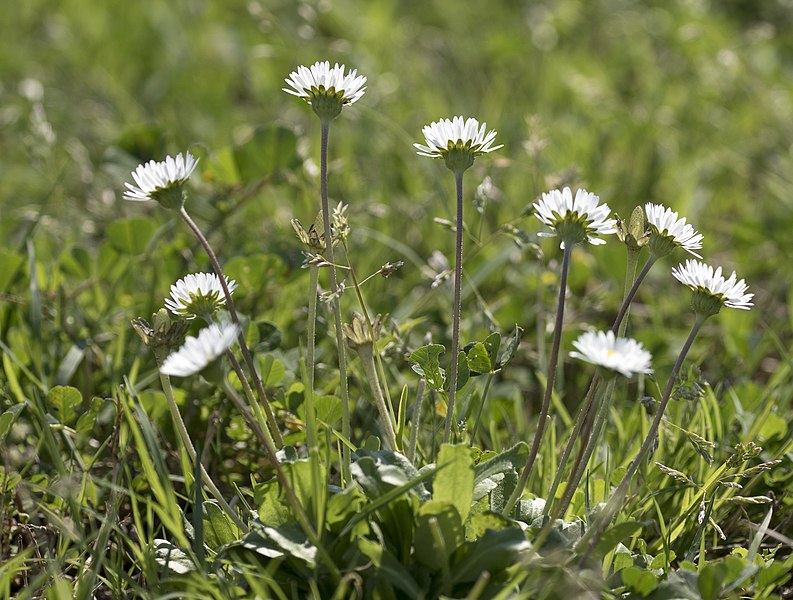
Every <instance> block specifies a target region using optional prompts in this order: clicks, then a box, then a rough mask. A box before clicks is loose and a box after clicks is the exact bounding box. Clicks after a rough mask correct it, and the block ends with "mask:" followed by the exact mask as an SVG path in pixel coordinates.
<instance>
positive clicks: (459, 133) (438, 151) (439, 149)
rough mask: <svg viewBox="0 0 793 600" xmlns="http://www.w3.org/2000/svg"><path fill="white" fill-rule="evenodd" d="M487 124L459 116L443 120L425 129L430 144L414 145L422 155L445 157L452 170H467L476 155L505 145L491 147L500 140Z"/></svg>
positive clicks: (426, 139) (425, 136)
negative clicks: (488, 128) (494, 141)
mask: <svg viewBox="0 0 793 600" xmlns="http://www.w3.org/2000/svg"><path fill="white" fill-rule="evenodd" d="M486 131H487V123H482V125H481V126H480V125H479V122H478V121H477V120H476V119H473V118H470V119H465V118H464V117H461V116H457V117H454V118H453V119H451V120H449V119H439V120H438V121H437V122H434V123H431V124H430V125H426V126H425V127H424V128H423V129H422V133H423V134H424V139H425V141H426V143H427V145H426V146H425V145H423V144H413V146H415V148H416V149H417V150H418V152H417V154H418V155H419V156H429V157H430V158H442V159H444V160H445V161H446V166H447V167H449V169H451V170H452V171H458V170H460V171H465V170H466V169H467V168H468V167H470V166H471V165H472V164H473V163H474V158H475V157H477V156H479V155H481V154H485V153H487V152H492V151H493V150H498V149H499V148H501V147H503V144H501V145H499V146H491V144H492V143H493V140H495V139H496V130H495V129H491V130H490V131H488V132H487V133H485V132H486Z"/></svg>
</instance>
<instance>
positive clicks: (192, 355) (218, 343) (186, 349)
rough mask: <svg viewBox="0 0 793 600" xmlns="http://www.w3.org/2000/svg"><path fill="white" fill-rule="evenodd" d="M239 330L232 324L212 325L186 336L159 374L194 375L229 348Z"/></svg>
mask: <svg viewBox="0 0 793 600" xmlns="http://www.w3.org/2000/svg"><path fill="white" fill-rule="evenodd" d="M238 333H239V328H238V327H237V326H236V325H234V324H233V323H222V324H217V323H213V324H212V325H209V326H208V327H205V328H204V329H202V330H201V331H200V332H199V333H198V337H193V336H188V337H187V338H185V341H184V344H183V345H182V347H181V348H179V349H178V350H177V351H176V352H172V353H171V354H169V355H168V358H166V359H165V360H164V361H163V363H162V366H161V367H160V373H163V374H165V375H172V376H175V377H188V376H190V375H195V374H196V373H198V372H199V371H201V370H202V369H204V367H206V366H207V365H209V364H210V363H211V362H213V361H214V360H215V359H216V358H218V357H219V356H220V355H221V354H223V353H224V352H226V350H228V349H229V348H231V346H232V344H233V343H234V342H235V340H236V339H237V335H238Z"/></svg>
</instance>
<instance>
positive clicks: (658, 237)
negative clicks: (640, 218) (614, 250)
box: [644, 202, 702, 258]
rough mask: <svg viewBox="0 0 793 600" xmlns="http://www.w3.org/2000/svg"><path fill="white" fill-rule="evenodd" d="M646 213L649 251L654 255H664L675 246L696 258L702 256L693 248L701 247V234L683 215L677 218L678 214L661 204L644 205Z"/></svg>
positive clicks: (649, 203)
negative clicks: (648, 227)
mask: <svg viewBox="0 0 793 600" xmlns="http://www.w3.org/2000/svg"><path fill="white" fill-rule="evenodd" d="M644 212H645V214H646V215H647V225H649V226H650V243H649V247H650V252H652V253H653V254H654V255H655V256H657V257H661V256H666V255H667V254H669V253H670V252H671V251H672V250H674V249H675V248H682V249H683V250H685V251H686V252H688V253H689V254H693V255H694V256H696V257H697V258H702V257H701V256H700V255H699V254H697V253H696V252H695V250H699V249H700V248H702V234H701V233H698V232H697V231H696V230H695V229H694V228H693V227H692V226H691V225H690V224H689V223H686V219H685V217H683V218H678V214H677V213H676V212H675V211H673V210H672V209H671V208H666V207H665V206H664V205H663V204H652V203H651V202H648V203H647V204H645V205H644Z"/></svg>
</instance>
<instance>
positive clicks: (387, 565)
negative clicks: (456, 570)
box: [358, 538, 422, 598]
mask: <svg viewBox="0 0 793 600" xmlns="http://www.w3.org/2000/svg"><path fill="white" fill-rule="evenodd" d="M358 549H359V550H360V551H361V554H363V555H364V556H366V557H367V558H368V559H369V560H371V561H372V564H373V565H374V566H375V568H376V569H377V574H378V576H380V577H383V578H384V579H385V580H386V581H387V582H388V583H389V584H390V585H391V587H394V588H397V589H400V590H402V591H403V592H405V594H407V597H408V598H420V597H421V596H422V591H421V588H420V587H419V585H418V584H417V583H416V580H415V579H413V577H412V576H411V574H410V572H409V571H408V570H407V569H406V568H405V567H404V566H403V565H402V563H400V562H399V561H398V560H397V558H396V557H395V556H394V555H393V554H392V553H391V552H389V551H388V550H387V549H385V548H383V546H382V545H381V544H379V543H377V542H375V541H373V540H369V539H366V538H359V539H358Z"/></svg>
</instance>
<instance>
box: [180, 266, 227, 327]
mask: <svg viewBox="0 0 793 600" xmlns="http://www.w3.org/2000/svg"><path fill="white" fill-rule="evenodd" d="M226 285H227V286H228V288H229V293H231V292H233V291H234V290H236V289H237V282H236V281H234V280H233V279H232V280H229V278H228V277H226ZM225 304H226V296H225V294H224V293H223V286H222V285H221V283H220V278H219V277H218V276H217V275H215V274H214V273H191V274H190V275H187V276H185V277H183V278H182V279H180V280H179V281H177V282H176V283H174V284H173V285H172V286H171V297H170V298H166V299H165V306H166V307H167V308H168V310H170V311H171V312H172V313H173V314H175V315H178V316H180V317H184V318H185V319H194V318H196V317H208V316H211V315H213V314H214V313H215V311H217V310H218V309H219V308H220V307H221V306H223V305H225Z"/></svg>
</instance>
